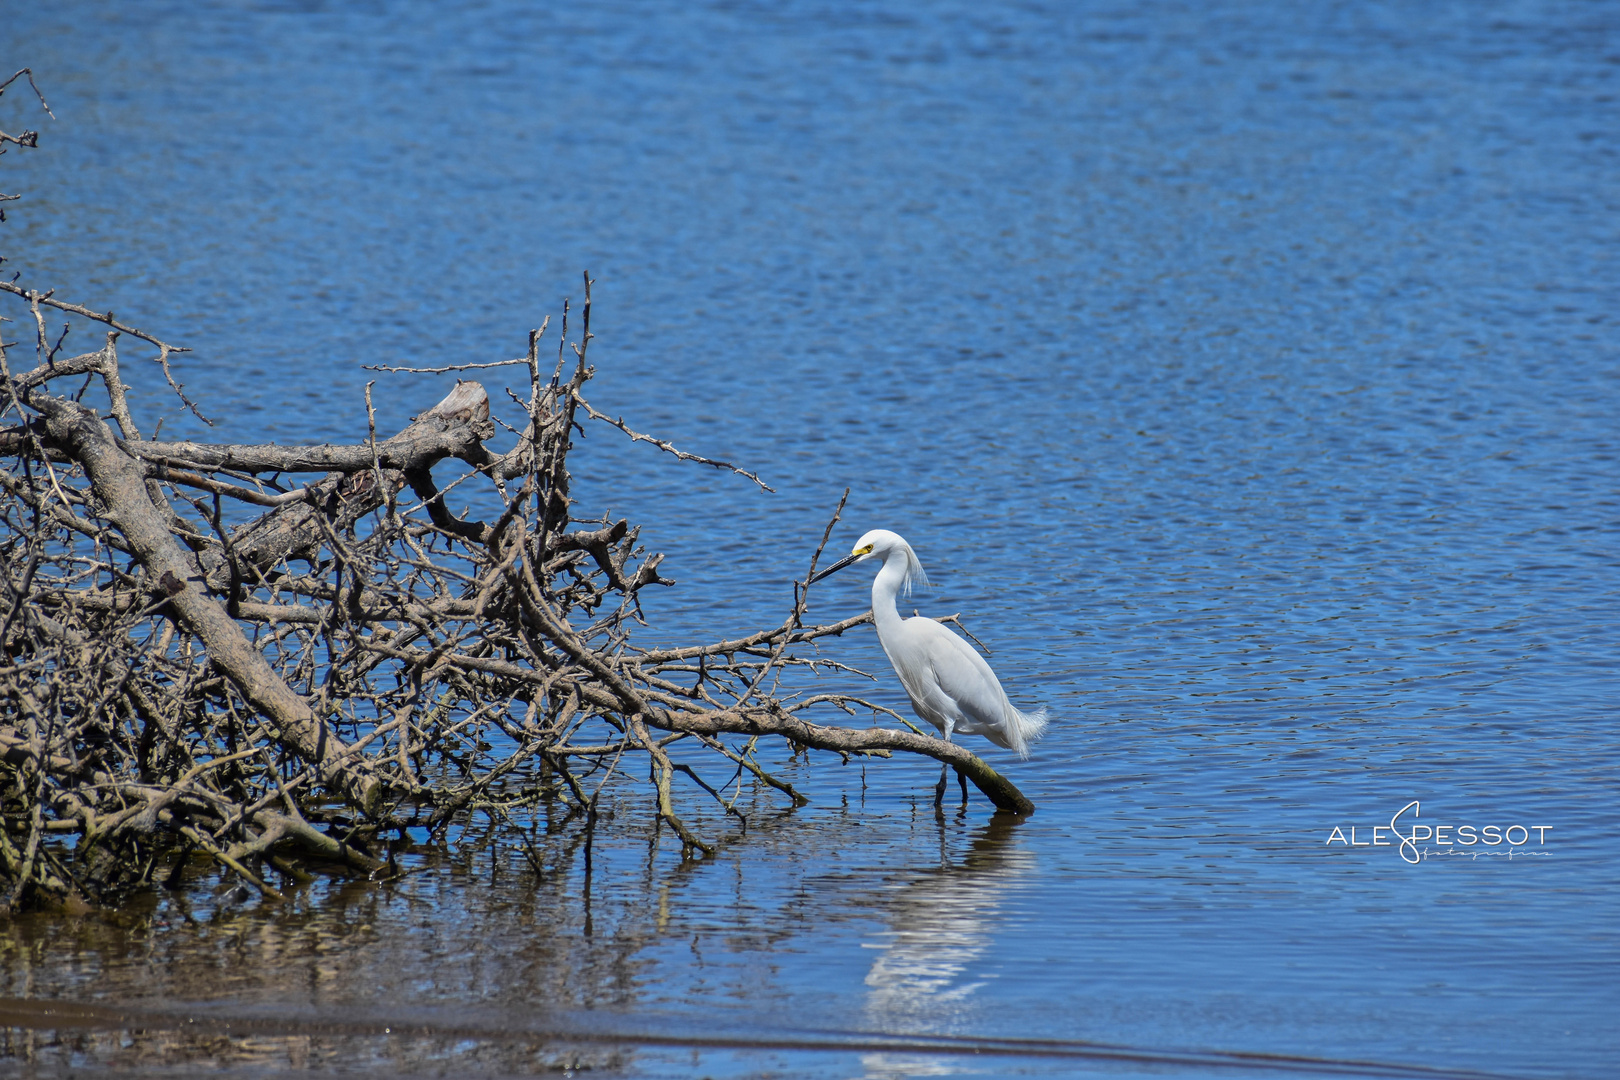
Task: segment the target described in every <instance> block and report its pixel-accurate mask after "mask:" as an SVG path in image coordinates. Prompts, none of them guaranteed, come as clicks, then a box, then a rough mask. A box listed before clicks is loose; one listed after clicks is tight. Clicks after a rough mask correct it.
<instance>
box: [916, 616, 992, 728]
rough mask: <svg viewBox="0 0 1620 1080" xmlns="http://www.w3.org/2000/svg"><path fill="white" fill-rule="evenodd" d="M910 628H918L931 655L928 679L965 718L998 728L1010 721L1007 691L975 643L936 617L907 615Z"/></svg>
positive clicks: (921, 643) (919, 635)
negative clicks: (1008, 717) (976, 649)
mask: <svg viewBox="0 0 1620 1080" xmlns="http://www.w3.org/2000/svg"><path fill="white" fill-rule="evenodd" d="M906 629H907V630H912V631H914V633H915V634H916V637H917V641H918V643H919V645H920V646H921V648H922V651H923V652H924V653H925V655H926V657H927V667H928V673H929V675H931V676H932V678H931V679H929V680H928V681H930V682H932V683H933V684H934V685H935V686H936V687H938V689H939V691H940V692H941V693H942V694H943V695H944V696H945V697H947V698H949V699H950V701H951V702H952V703H953V704H954V705H955V706H956V711H957V712H959V713H960V714H961V716H962V718H963V719H964V720H966V721H968V722H970V723H972V724H975V725H978V726H981V727H988V728H993V729H998V730H999V729H1000V728H1001V727H1003V726H1004V725H1005V724H1006V723H1007V711H1006V709H1007V695H1006V694H1005V693H1003V692H1002V689H1001V683H1000V682H999V681H998V680H997V679H996V673H995V672H993V671H991V670H990V665H989V664H987V663H985V661H984V657H982V656H980V655H979V654H978V652H977V651H975V650H974V648H973V646H971V645H969V644H968V643H967V642H966V641H963V640H962V639H961V638H959V637H957V636H956V635H955V634H953V633H952V632H951V631H950V630H948V629H947V628H946V627H945V626H943V625H941V624H940V623H937V622H935V621H934V620H933V619H926V618H921V617H919V618H915V619H907V620H906Z"/></svg>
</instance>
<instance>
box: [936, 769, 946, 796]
mask: <svg viewBox="0 0 1620 1080" xmlns="http://www.w3.org/2000/svg"><path fill="white" fill-rule="evenodd" d="M934 805H935V806H944V805H945V766H943V765H941V766H940V767H939V783H937V784H935V785H934Z"/></svg>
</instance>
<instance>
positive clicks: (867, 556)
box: [810, 529, 928, 594]
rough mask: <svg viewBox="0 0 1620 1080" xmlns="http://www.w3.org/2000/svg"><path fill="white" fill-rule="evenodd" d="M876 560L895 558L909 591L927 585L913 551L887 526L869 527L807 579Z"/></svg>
mask: <svg viewBox="0 0 1620 1080" xmlns="http://www.w3.org/2000/svg"><path fill="white" fill-rule="evenodd" d="M872 559H876V560H878V561H879V562H881V563H883V564H884V565H888V562H889V560H890V559H897V560H899V561H900V565H901V566H902V567H903V568H904V569H905V572H906V577H905V588H906V592H907V593H908V594H909V593H910V592H911V587H912V586H913V585H927V584H928V575H927V574H925V573H923V568H922V563H921V562H919V561H918V559H917V553H916V552H914V551H912V550H911V545H910V544H908V543H906V541H905V538H904V537H902V536H901V535H900V534H899V533H892V532H890V531H889V530H888V529H873V530H872V531H871V532H869V533H867V534H865V535H864V536H862V537H861V538H860V539H859V540H857V541H855V547H854V549H853V550H851V551H850V553H849V554H848V555H845V556H844V557H843V558H842V559H839V560H838V561H837V562H835V563H833V564H832V565H831V566H829V567H827V569H825V570H823V571H821V572H820V573H818V574H816V576H815V577H813V578H811V579H810V580H811V581H820V580H821V579H822V578H824V577H826V576H827V575H829V574H835V573H837V572H838V571H840V570H842V569H843V568H844V567H846V566H850V565H852V564H854V563H862V562H869V561H870V560H872Z"/></svg>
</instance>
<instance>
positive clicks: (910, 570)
mask: <svg viewBox="0 0 1620 1080" xmlns="http://www.w3.org/2000/svg"><path fill="white" fill-rule="evenodd" d="M873 559H880V560H882V562H883V567H882V569H880V570H879V571H878V575H877V578H876V580H874V581H873V582H872V618H873V621H874V622H876V623H877V632H878V641H880V642H882V644H883V651H884V652H885V653H886V654H887V655H888V657H889V663H891V664H893V665H894V673H895V674H896V675H898V676H900V685H902V686H904V687H905V688H906V694H907V696H908V697H910V698H911V707H912V708H913V709H915V710H916V712H917V715H918V716H920V717H922V718H923V719H924V720H926V721H928V722H929V723H930V724H933V725H934V726H935V727H937V728H939V730H940V732H941V734H943V735H944V736H945V741H946V742H949V741H950V740H951V735H952V734H953V733H956V732H961V733H963V734H966V735H983V736H984V737H985V738H987V739H989V740H990V741H991V742H993V743H995V744H996V745H997V746H1004V747H1006V748H1007V749H1009V750H1012V751H1014V752H1015V753H1017V755H1018V756H1019V757H1026V758H1027V757H1028V756H1029V744H1030V743H1032V742H1034V741H1035V740H1036V739H1038V738H1040V737H1041V733H1042V732H1043V731H1045V730H1046V710H1045V709H1038V710H1036V711H1035V712H1033V713H1023V712H1019V711H1018V710H1017V709H1016V708H1014V707H1013V703H1012V702H1011V701H1009V700H1008V698H1007V693H1006V691H1004V690H1002V688H1001V683H1000V681H999V680H997V679H996V673H995V672H993V671H991V670H990V665H989V664H987V663H985V662H984V658H983V657H982V656H980V655H979V654H978V652H976V651H975V650H974V649H973V647H972V646H970V645H969V644H968V643H967V642H966V641H963V640H962V639H961V638H960V637H957V636H956V634H954V633H952V632H951V631H950V630H947V629H946V628H945V627H944V626H943V625H941V624H940V623H937V622H935V621H934V620H933V619H929V618H924V617H923V616H920V615H919V616H915V617H913V618H910V619H902V618H901V617H900V612H899V610H898V609H896V607H895V603H894V600H895V597H896V596H898V595H899V594H900V593H901V591H904V592H905V593H906V594H907V595H910V593H911V586H912V585H913V584H914V583H915V584H918V585H926V584H928V577H927V575H925V574H924V573H923V568H922V563H920V562H918V561H917V555H916V553H915V552H914V551H912V550H911V545H910V544H908V543H906V542H905V540H904V539H902V538H901V537H900V536H898V535H897V534H895V533H892V532H889V531H888V530H887V529H874V530H872V531H871V532H869V533H867V534H866V535H865V536H863V537H861V538H860V540H858V541H856V543H855V550H853V551H852V552H850V553H849V555H848V556H846V557H845V558H843V559H840V560H839V561H838V562H836V563H834V564H833V565H832V566H829V567H828V568H827V569H825V570H823V571H822V572H821V573H819V574H817V575H816V576H815V578H813V579H812V580H815V581H819V580H821V579H822V578H824V577H826V576H827V575H828V574H831V573H833V572H835V571H837V570H841V569H843V568H844V567H846V566H849V565H851V564H852V563H858V562H868V561H870V560H873ZM942 782H943V781H942Z"/></svg>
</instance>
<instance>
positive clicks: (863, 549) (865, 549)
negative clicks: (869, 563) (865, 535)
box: [853, 544, 872, 555]
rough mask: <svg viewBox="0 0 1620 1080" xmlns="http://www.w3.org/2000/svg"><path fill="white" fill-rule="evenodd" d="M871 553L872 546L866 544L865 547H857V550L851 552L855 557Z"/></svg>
mask: <svg viewBox="0 0 1620 1080" xmlns="http://www.w3.org/2000/svg"><path fill="white" fill-rule="evenodd" d="M871 551H872V545H871V544H867V545H866V546H865V547H858V548H856V549H855V551H854V552H853V554H856V555H867V554H870V553H871Z"/></svg>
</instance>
